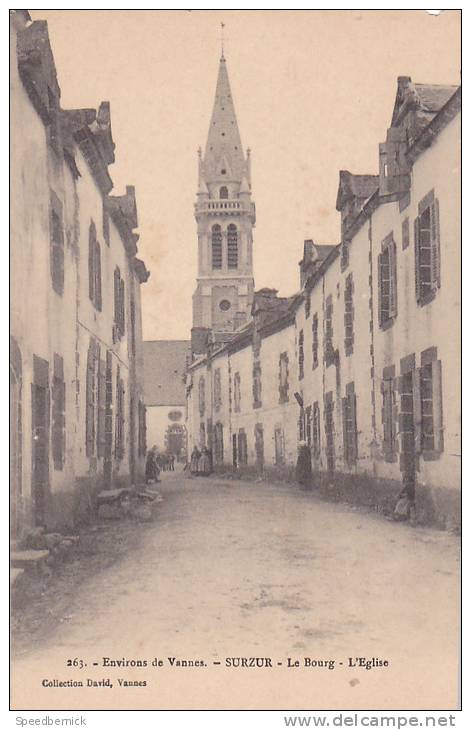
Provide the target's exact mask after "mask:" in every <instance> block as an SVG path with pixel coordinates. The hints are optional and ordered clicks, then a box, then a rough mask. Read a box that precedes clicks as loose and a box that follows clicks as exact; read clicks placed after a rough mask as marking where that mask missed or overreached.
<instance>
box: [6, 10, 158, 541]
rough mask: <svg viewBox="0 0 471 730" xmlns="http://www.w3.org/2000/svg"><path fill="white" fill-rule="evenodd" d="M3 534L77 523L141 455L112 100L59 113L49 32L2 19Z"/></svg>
mask: <svg viewBox="0 0 471 730" xmlns="http://www.w3.org/2000/svg"><path fill="white" fill-rule="evenodd" d="M10 27H11V46H10V47H11V63H10V68H11V82H10V99H11V114H12V126H11V163H12V164H11V247H10V251H11V291H12V297H11V341H10V399H11V414H10V484H11V487H10V490H11V500H10V502H11V525H12V536H13V537H18V536H20V535H21V534H22V532H23V531H24V530H25V529H27V528H29V527H31V526H34V525H46V526H47V528H48V529H67V528H68V527H69V528H70V526H72V525H73V524H75V523H76V522H77V521H79V520H81V519H85V518H86V515H87V513H88V512H89V510H90V509H91V508H92V507H93V498H94V495H95V494H96V492H97V490H100V489H102V488H106V487H108V488H110V487H111V486H121V485H127V484H130V483H133V482H136V481H137V480H138V479H139V475H140V473H141V470H142V468H143V459H144V456H145V408H144V403H143V391H142V367H143V353H142V328H141V299H140V286H141V284H142V283H144V282H145V281H146V280H147V278H148V276H149V274H148V272H147V271H146V267H145V265H144V263H143V262H142V261H141V260H140V259H139V258H137V240H138V238H139V236H138V234H137V233H136V232H135V228H136V227H137V223H138V221H137V212H136V201H135V194H134V188H133V187H131V186H129V187H127V188H126V192H125V194H124V195H111V191H112V188H113V182H112V179H111V177H110V174H109V169H108V168H109V165H111V164H112V163H113V162H114V149H115V145H114V142H113V138H112V133H111V118H110V106H109V103H108V102H102V103H101V104H100V105H99V107H98V109H93V108H90V109H67V110H65V109H62V107H61V103H60V87H59V84H58V81H57V74H56V68H55V64H54V58H53V54H52V50H51V46H50V42H49V36H48V29H47V24H46V22H44V21H35V22H31V18H30V16H29V14H28V13H27V11H22V10H17V11H12V12H11V24H10Z"/></svg>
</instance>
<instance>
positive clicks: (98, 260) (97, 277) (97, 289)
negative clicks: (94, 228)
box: [95, 241, 102, 312]
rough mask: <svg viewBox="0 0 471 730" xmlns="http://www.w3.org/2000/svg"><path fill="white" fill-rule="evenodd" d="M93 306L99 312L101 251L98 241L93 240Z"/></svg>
mask: <svg viewBox="0 0 471 730" xmlns="http://www.w3.org/2000/svg"><path fill="white" fill-rule="evenodd" d="M95 306H96V308H97V309H98V310H99V311H100V312H101V306H102V302H101V251H100V244H99V243H98V241H96V242H95Z"/></svg>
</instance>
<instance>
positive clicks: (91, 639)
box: [12, 472, 459, 709]
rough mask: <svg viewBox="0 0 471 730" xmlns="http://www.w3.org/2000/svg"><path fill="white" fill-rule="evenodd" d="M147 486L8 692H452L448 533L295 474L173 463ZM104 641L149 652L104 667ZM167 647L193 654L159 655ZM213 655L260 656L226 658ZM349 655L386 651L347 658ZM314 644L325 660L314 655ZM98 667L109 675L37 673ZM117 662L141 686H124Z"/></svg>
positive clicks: (40, 701)
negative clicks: (256, 474)
mask: <svg viewBox="0 0 471 730" xmlns="http://www.w3.org/2000/svg"><path fill="white" fill-rule="evenodd" d="M159 489H160V491H161V493H162V495H163V497H164V501H163V502H162V503H161V504H160V507H159V513H158V517H157V518H156V520H155V522H153V523H152V524H145V525H142V526H141V525H139V524H136V526H135V530H141V531H142V534H141V535H140V539H139V540H135V541H134V542H133V544H132V546H131V548H130V549H129V551H128V552H122V554H121V557H120V558H119V559H118V560H116V561H115V562H113V563H111V564H110V565H108V566H107V567H104V568H103V567H102V568H101V569H99V570H93V569H92V568H91V569H90V571H89V574H88V575H87V576H86V577H85V578H84V580H83V581H82V583H81V585H80V586H79V589H78V590H75V591H73V593H72V595H70V597H69V599H68V600H69V604H68V615H67V617H66V620H63V621H62V622H61V623H59V624H58V625H57V627H55V629H54V631H52V632H50V633H49V634H48V636H47V638H46V639H45V640H44V641H42V642H40V643H39V644H38V645H37V646H35V647H34V648H33V649H31V650H29V651H25V650H24V646H23V648H22V650H21V651H17V652H16V658H15V657H14V661H13V665H12V690H13V707H17V708H21V709H27V708H28V707H33V706H34V707H35V708H36V709H39V708H41V707H43V708H49V709H53V708H55V709H60V708H67V709H73V708H74V707H77V708H81V709H93V708H94V707H96V706H100V707H108V708H110V709H118V708H120V707H125V708H127V709H130V708H137V709H144V708H149V709H151V708H153V709H157V708H159V709H171V708H196V709H198V708H201V707H207V708H213V709H215V708H223V709H230V708H232V707H245V708H247V709H251V708H260V709H261V708H270V709H275V708H283V707H290V708H299V709H309V708H317V709H329V708H330V709H335V708H342V707H351V708H362V709H367V708H372V707H373V708H375V707H376V708H378V709H379V707H383V708H388V707H396V708H398V707H399V706H400V707H401V708H403V709H421V708H423V703H422V698H427V700H428V704H427V709H433V708H432V707H431V706H430V701H429V700H430V697H434V707H436V708H440V709H444V708H455V707H456V704H457V700H456V696H457V682H456V681H455V680H453V681H451V679H450V678H454V677H457V676H458V664H457V657H456V654H455V651H456V646H457V644H458V619H459V616H458V606H459V573H458V569H459V562H458V561H459V555H458V548H459V544H458V539H457V538H456V537H454V536H452V535H450V534H447V533H444V532H439V531H434V530H428V529H422V528H417V529H412V528H410V527H408V526H406V525H401V524H394V523H391V522H388V521H386V520H385V519H383V518H382V517H379V516H376V515H374V514H371V513H367V512H363V511H357V510H355V509H353V508H351V507H347V506H346V505H341V504H331V503H326V502H322V501H320V500H319V499H318V498H317V496H316V495H315V494H308V493H303V492H302V491H300V490H299V489H298V488H297V487H296V486H294V485H287V484H283V485H271V484H267V483H263V482H253V483H249V482H238V481H230V480H227V481H226V480H222V479H217V478H211V479H207V480H205V479H203V478H200V479H197V478H188V477H186V476H184V475H183V474H182V473H181V472H180V473H179V472H177V473H174V474H173V473H166V474H163V480H162V484H161V485H159ZM430 576H433V579H431V578H430ZM13 648H14V649H15V646H14V647H13ZM103 657H109V658H112V659H116V660H123V659H128V660H138V659H140V660H144V659H145V660H147V666H146V667H135V666H134V667H130V666H128V667H126V668H124V667H123V666H122V665H121V666H119V665H118V667H113V668H109V667H104V666H103ZM169 657H176V658H177V659H184V660H200V661H201V662H202V666H196V667H195V666H193V667H179V666H175V662H174V666H170V663H169V661H168V658H169ZM226 657H264V658H270V659H271V663H272V665H273V666H272V667H265V668H250V667H249V668H232V667H231V668H229V667H226V666H225V663H226ZM288 657H289V658H291V662H290V663H291V664H294V663H295V661H296V660H299V662H300V666H299V667H297V666H291V667H288V666H287V660H288ZM349 657H352V658H353V659H355V658H357V657H365V658H367V659H371V658H372V657H375V658H377V659H379V660H381V661H383V662H384V661H385V660H386V661H388V666H384V665H383V666H379V667H378V666H376V667H373V668H371V669H366V668H365V667H361V666H358V665H357V666H355V667H349V666H348V664H349ZM154 658H157V659H161V660H163V664H162V666H152V660H153V659H154ZM306 658H310V659H311V660H312V662H311V664H314V663H315V662H316V663H317V666H308V667H307V666H305V664H306ZM68 659H72V660H74V659H77V660H78V663H79V665H80V660H82V661H83V662H84V664H86V666H84V667H83V668H80V666H77V667H73V666H72V667H67V666H66V663H67V660H68ZM321 660H322V661H321ZM325 660H335V666H334V669H333V670H329V668H328V666H319V664H322V663H324V664H325V663H326V661H325ZM219 661H220V662H221V665H218V664H214V663H213V662H219ZM94 662H97V663H98V666H93V663H94ZM278 662H280V663H281V666H279V665H278ZM262 673H263V678H262V677H261V674H262ZM26 678H27V680H26ZM106 678H109V679H110V683H111V684H113V687H109V686H106V685H105V686H104V687H103V686H101V687H100V686H98V687H94V686H92V687H90V688H80V687H78V688H77V689H76V690H75V691H74V690H72V689H70V688H67V689H64V688H60V687H47V688H46V687H43V686H42V682H43V680H44V679H46V680H50V681H52V680H54V679H57V680H60V681H67V680H73V681H82V682H83V683H84V685H86V680H87V679H92V680H95V681H96V680H102V679H106ZM118 678H120V679H124V680H126V681H141V682H142V681H145V682H146V686H139V687H129V688H127V689H126V690H123V687H122V686H118ZM371 697H374V698H375V699H374V702H373V703H372V702H371V700H370V698H371ZM203 698H204V702H203ZM378 698H382V700H379V702H378Z"/></svg>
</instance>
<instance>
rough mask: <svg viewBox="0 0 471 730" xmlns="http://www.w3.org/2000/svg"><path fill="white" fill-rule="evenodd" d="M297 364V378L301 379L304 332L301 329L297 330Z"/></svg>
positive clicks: (302, 373) (302, 375) (302, 372)
mask: <svg viewBox="0 0 471 730" xmlns="http://www.w3.org/2000/svg"><path fill="white" fill-rule="evenodd" d="M298 366H299V379H300V380H302V379H303V378H304V332H303V330H300V332H299V342H298Z"/></svg>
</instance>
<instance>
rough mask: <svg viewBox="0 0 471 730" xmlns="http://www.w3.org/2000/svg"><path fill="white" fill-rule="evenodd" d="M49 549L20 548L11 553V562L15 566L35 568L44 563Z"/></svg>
mask: <svg viewBox="0 0 471 730" xmlns="http://www.w3.org/2000/svg"><path fill="white" fill-rule="evenodd" d="M48 555H49V550H18V551H16V552H12V553H11V554H10V563H11V565H12V567H13V568H24V569H25V570H28V569H29V570H31V569H33V570H35V569H37V568H38V567H39V566H41V565H42V563H44V561H45V560H46V558H47V557H48Z"/></svg>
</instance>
